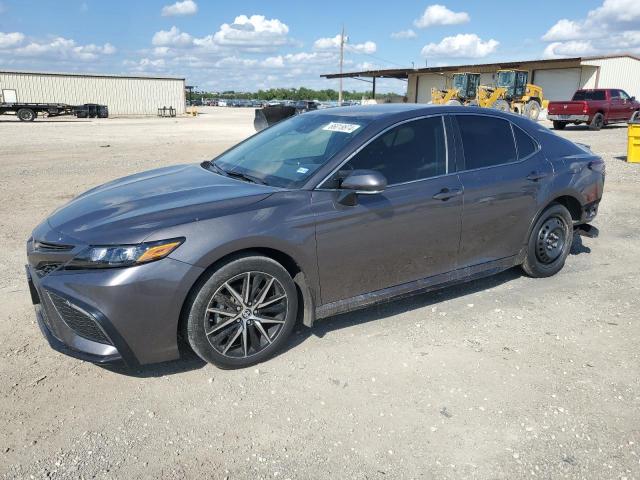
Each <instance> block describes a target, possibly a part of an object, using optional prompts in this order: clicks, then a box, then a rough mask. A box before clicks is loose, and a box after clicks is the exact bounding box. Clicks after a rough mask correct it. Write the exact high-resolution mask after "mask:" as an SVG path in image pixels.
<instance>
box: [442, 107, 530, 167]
mask: <svg viewBox="0 0 640 480" xmlns="http://www.w3.org/2000/svg"><path fill="white" fill-rule="evenodd" d="M450 115H451V116H452V117H458V116H463V115H464V116H470V115H473V116H476V117H490V118H497V119H498V120H502V121H505V122H507V123H508V124H509V125H510V127H511V135H512V136H513V145H514V146H515V149H516V155H518V143H517V142H516V137H515V132H514V130H513V129H514V127H515V128H520V127H518V126H517V125H515V124H514V123H513V122H512V121H511V120H509V119H507V118H502V117H497V116H495V115H488V114H486V113H473V112H470V113H466V112H465V113H453V114H450ZM459 128H460V127H459V126H458V129H459ZM520 130H522V131H523V132H524V133H525V134H526V135H527V136H528V137H529V138H530V139H531V140H533V143H535V145H536V150H535V151H534V152H533V153H531V154H529V155H527V156H526V157H524V158H521V159H516V160H515V161H513V162H507V163H498V164H496V165H487V166H486V167H478V168H469V169H464V170H459V171H458V172H456V173H467V172H477V171H479V170H487V169H489V168H497V167H504V166H507V165H516V164H518V163H522V162H525V161H527V160H529V159H530V158H531V157H533V156H534V155H536V154H538V153H539V152H540V151H541V150H542V147H541V146H540V143H538V141H537V140H536V139H535V138H533V137H532V136H531V135H529V134H528V133H527V132H526V131H525V130H524V129H523V128H520ZM460 143H462V132H460ZM462 149H463V151H462V155H463V156H464V144H463V145H462ZM464 163H465V166H466V164H467V161H466V158H465V162H464Z"/></svg>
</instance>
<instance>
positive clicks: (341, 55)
mask: <svg viewBox="0 0 640 480" xmlns="http://www.w3.org/2000/svg"><path fill="white" fill-rule="evenodd" d="M343 63H344V24H343V25H342V33H341V34H340V88H339V89H338V106H339V107H340V106H342V65H343Z"/></svg>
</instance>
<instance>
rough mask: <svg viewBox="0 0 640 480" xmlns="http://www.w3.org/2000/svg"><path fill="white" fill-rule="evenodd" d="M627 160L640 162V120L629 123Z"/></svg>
mask: <svg viewBox="0 0 640 480" xmlns="http://www.w3.org/2000/svg"><path fill="white" fill-rule="evenodd" d="M627 137H628V143H627V162H630V163H640V121H638V120H636V121H635V122H632V123H629V131H628V132H627Z"/></svg>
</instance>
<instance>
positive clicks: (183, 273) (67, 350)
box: [27, 258, 203, 367]
mask: <svg viewBox="0 0 640 480" xmlns="http://www.w3.org/2000/svg"><path fill="white" fill-rule="evenodd" d="M202 271H203V270H202V269H200V268H197V267H193V266H192V265H189V264H186V263H183V262H180V261H177V260H173V259H171V258H165V259H163V260H160V261H157V262H153V263H149V264H145V265H140V266H136V267H129V268H113V269H102V270H75V271H65V270H62V269H59V270H55V271H52V272H49V273H46V274H45V275H43V274H42V272H37V271H36V269H35V268H34V266H33V265H28V266H27V280H28V282H29V289H30V292H31V296H32V300H33V303H34V305H35V308H36V316H37V319H38V324H39V325H40V329H41V330H42V333H43V334H44V336H45V337H46V338H47V340H48V342H49V344H50V345H51V347H52V348H54V349H55V350H57V351H60V352H62V353H64V354H67V355H70V356H73V357H76V358H80V359H82V360H86V361H90V362H93V363H114V362H122V361H124V363H126V364H127V365H128V366H130V367H136V366H138V365H141V364H148V363H156V362H162V361H167V360H174V359H176V358H179V350H178V322H179V319H180V312H181V308H182V304H183V303H184V300H185V298H186V296H187V294H188V292H189V290H190V288H191V286H192V285H193V284H194V283H195V281H196V280H197V278H198V277H199V276H200V274H201V273H202ZM69 315H71V316H72V317H73V316H74V315H75V317H76V318H71V321H70V319H69ZM78 319H79V322H78Z"/></svg>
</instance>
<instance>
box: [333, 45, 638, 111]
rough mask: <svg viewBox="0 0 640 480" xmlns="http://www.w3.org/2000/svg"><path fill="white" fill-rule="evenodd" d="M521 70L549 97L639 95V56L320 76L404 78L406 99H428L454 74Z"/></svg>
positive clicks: (486, 80) (484, 78) (487, 77)
mask: <svg viewBox="0 0 640 480" xmlns="http://www.w3.org/2000/svg"><path fill="white" fill-rule="evenodd" d="M509 68H512V69H520V70H527V71H528V72H529V83H534V84H536V85H539V86H541V87H542V89H543V91H544V96H545V98H546V99H549V100H568V99H570V98H571V96H572V95H573V93H574V92H575V91H576V90H578V89H580V88H621V89H623V90H625V91H626V92H627V93H628V94H629V95H631V96H635V97H636V98H640V58H638V57H635V56H633V55H609V56H601V57H575V58H563V59H549V60H530V61H522V62H504V63H486V64H479V65H454V66H447V67H431V68H419V69H392V70H369V71H364V72H350V73H343V74H339V73H338V74H328V75H322V76H323V77H325V78H339V77H341V76H342V77H350V78H370V79H372V81H373V82H374V83H373V85H374V92H375V79H376V78H397V79H404V80H406V81H407V99H408V101H409V102H415V103H427V102H429V101H431V88H432V87H436V88H441V89H443V88H446V87H450V86H451V80H452V76H453V74H454V73H458V72H476V73H480V74H481V77H480V82H481V84H483V85H490V84H492V83H494V75H495V73H496V71H497V70H499V69H509Z"/></svg>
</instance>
